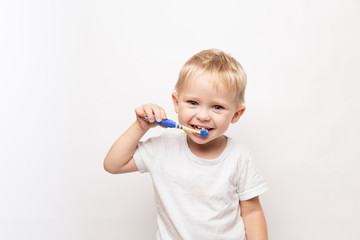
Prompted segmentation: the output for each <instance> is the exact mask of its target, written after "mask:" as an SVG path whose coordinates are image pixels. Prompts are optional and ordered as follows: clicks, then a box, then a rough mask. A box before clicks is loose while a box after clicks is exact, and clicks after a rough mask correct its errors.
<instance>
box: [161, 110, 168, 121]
mask: <svg viewBox="0 0 360 240" xmlns="http://www.w3.org/2000/svg"><path fill="white" fill-rule="evenodd" d="M160 114H161V118H162V119H167V117H166V113H165V110H164V109H162V108H161V109H160Z"/></svg>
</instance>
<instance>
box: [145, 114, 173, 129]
mask: <svg viewBox="0 0 360 240" xmlns="http://www.w3.org/2000/svg"><path fill="white" fill-rule="evenodd" d="M144 119H145V120H146V121H149V120H148V118H147V117H144ZM154 122H155V123H156V124H160V125H162V126H164V127H169V128H179V124H178V123H176V122H174V121H173V120H170V119H164V120H162V121H161V122H158V121H156V119H154Z"/></svg>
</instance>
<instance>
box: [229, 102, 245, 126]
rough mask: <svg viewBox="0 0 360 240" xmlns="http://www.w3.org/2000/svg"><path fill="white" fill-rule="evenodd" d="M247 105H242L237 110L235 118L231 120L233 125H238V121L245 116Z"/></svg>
mask: <svg viewBox="0 0 360 240" xmlns="http://www.w3.org/2000/svg"><path fill="white" fill-rule="evenodd" d="M245 109H246V107H245V105H241V106H240V107H239V108H238V109H236V112H235V114H234V116H233V118H232V119H231V123H236V122H237V121H239V119H240V117H241V115H243V113H244V112H245Z"/></svg>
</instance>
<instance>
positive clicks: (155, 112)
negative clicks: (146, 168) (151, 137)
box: [104, 104, 166, 174]
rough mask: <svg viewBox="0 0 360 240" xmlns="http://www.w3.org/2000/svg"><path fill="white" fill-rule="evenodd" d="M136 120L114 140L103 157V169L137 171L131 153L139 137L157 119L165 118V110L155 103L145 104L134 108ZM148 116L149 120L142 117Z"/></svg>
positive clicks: (109, 170)
mask: <svg viewBox="0 0 360 240" xmlns="http://www.w3.org/2000/svg"><path fill="white" fill-rule="evenodd" d="M135 113H136V117H137V119H136V121H135V122H134V123H133V124H132V125H131V126H130V127H129V128H128V129H127V130H126V131H125V132H124V133H123V134H122V135H121V136H120V137H119V138H118V139H117V140H116V141H115V142H114V144H113V145H112V146H111V148H110V150H109V152H108V153H107V155H106V157H105V159H104V169H105V170H106V171H107V172H109V173H113V174H116V173H127V172H134V171H137V170H138V169H137V167H136V165H135V161H134V158H133V155H134V153H135V150H136V147H137V145H138V143H139V141H140V139H141V138H142V137H143V136H144V134H145V133H146V132H147V131H148V130H149V129H150V128H151V127H154V126H156V124H155V123H154V118H156V120H157V121H159V122H160V121H161V120H162V119H166V114H165V111H164V110H163V109H162V108H161V107H159V106H157V105H155V104H146V105H143V106H141V107H138V108H136V109H135ZM145 116H148V119H149V121H145V120H144V119H142V117H145Z"/></svg>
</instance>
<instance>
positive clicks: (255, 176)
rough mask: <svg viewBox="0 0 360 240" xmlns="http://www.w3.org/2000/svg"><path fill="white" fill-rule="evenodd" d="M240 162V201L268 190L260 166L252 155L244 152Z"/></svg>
mask: <svg viewBox="0 0 360 240" xmlns="http://www.w3.org/2000/svg"><path fill="white" fill-rule="evenodd" d="M244 155H245V156H243V159H242V161H241V163H240V170H239V173H238V174H239V184H238V195H239V199H240V201H245V200H249V199H251V198H254V197H256V196H259V195H260V194H262V193H264V192H266V191H268V186H267V184H266V182H265V180H264V177H263V175H262V173H261V171H260V169H259V168H258V167H256V166H255V164H254V162H253V161H252V158H251V155H249V154H244Z"/></svg>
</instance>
